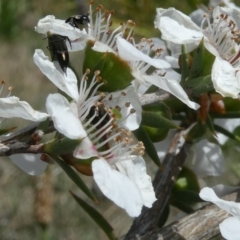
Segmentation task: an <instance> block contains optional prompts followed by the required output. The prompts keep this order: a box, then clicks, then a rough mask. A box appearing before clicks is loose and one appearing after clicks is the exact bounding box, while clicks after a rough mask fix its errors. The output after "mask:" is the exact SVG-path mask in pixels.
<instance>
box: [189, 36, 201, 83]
mask: <svg viewBox="0 0 240 240" xmlns="http://www.w3.org/2000/svg"><path fill="white" fill-rule="evenodd" d="M203 51H204V45H203V40H202V41H201V42H200V44H199V46H198V47H197V49H196V50H195V54H194V58H193V63H192V66H191V69H190V73H189V76H188V79H187V81H189V80H191V79H193V78H197V77H199V76H200V75H201V73H202V69H203Z"/></svg>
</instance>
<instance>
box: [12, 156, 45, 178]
mask: <svg viewBox="0 0 240 240" xmlns="http://www.w3.org/2000/svg"><path fill="white" fill-rule="evenodd" d="M40 157H41V154H30V153H26V154H14V155H11V156H10V157H9V158H10V159H11V161H12V162H13V163H14V164H15V165H17V166H18V167H19V168H20V169H21V170H23V171H24V172H26V173H28V174H30V175H34V176H36V175H41V174H42V173H43V172H44V171H45V169H46V167H47V165H48V164H47V163H46V162H43V161H42V160H41V159H40Z"/></svg>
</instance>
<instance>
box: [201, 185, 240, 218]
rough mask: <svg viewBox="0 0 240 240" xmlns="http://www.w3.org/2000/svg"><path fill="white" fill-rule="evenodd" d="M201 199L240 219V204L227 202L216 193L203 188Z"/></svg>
mask: <svg viewBox="0 0 240 240" xmlns="http://www.w3.org/2000/svg"><path fill="white" fill-rule="evenodd" d="M199 196H200V198H202V199H203V200H204V201H209V202H212V203H214V204H216V205H217V206H218V207H220V208H221V209H223V210H225V211H227V212H228V213H230V214H231V215H232V216H234V217H238V218H239V217H240V203H236V202H233V201H225V200H222V199H220V198H218V196H217V195H216V194H215V192H214V191H213V190H212V189H211V188H209V187H205V188H203V189H202V190H201V191H200V193H199Z"/></svg>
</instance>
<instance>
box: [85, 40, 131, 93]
mask: <svg viewBox="0 0 240 240" xmlns="http://www.w3.org/2000/svg"><path fill="white" fill-rule="evenodd" d="M93 45H94V42H93V41H88V42H87V46H86V50H85V58H84V63H83V72H85V70H86V69H90V70H91V73H90V74H89V75H88V79H89V83H90V81H91V79H92V78H93V76H94V72H95V71H97V70H98V71H100V77H101V78H102V80H103V82H104V83H105V84H104V85H102V86H101V87H100V88H99V90H100V91H104V92H113V91H117V90H121V89H124V88H126V87H127V86H129V85H130V83H131V81H132V80H133V79H134V77H133V76H132V75H131V68H130V66H129V65H128V63H127V62H126V61H124V60H122V59H121V58H120V57H119V56H118V55H116V54H114V53H111V52H105V53H102V52H96V51H94V50H92V47H93Z"/></svg>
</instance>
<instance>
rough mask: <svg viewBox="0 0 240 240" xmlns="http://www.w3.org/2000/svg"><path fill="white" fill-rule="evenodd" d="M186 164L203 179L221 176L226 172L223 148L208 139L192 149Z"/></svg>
mask: <svg viewBox="0 0 240 240" xmlns="http://www.w3.org/2000/svg"><path fill="white" fill-rule="evenodd" d="M186 164H187V165H188V166H189V167H190V168H191V169H193V170H194V172H195V173H196V174H197V175H198V176H201V177H205V176H220V175H222V174H223V173H224V170H225V160H224V158H223V154H222V150H221V148H220V147H219V146H218V145H217V144H214V143H211V142H209V141H207V140H206V139H204V140H201V141H199V142H198V143H196V144H195V145H194V146H193V148H192V154H189V155H188V157H187V160H186Z"/></svg>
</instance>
